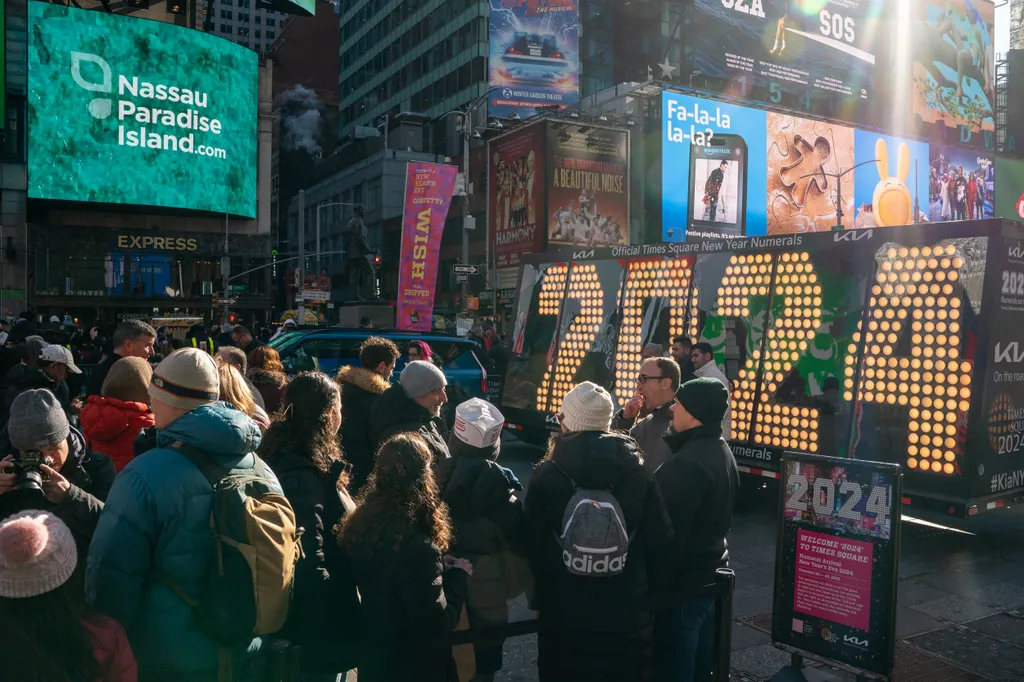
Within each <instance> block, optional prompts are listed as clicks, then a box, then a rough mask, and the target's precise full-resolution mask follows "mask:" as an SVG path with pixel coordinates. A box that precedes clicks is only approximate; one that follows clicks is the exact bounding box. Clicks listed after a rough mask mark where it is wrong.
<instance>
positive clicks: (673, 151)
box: [661, 91, 929, 242]
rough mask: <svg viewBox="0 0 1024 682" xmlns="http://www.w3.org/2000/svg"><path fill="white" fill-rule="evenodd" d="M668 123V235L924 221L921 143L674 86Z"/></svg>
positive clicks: (665, 115)
mask: <svg viewBox="0 0 1024 682" xmlns="http://www.w3.org/2000/svg"><path fill="white" fill-rule="evenodd" d="M662 119H663V130H664V137H663V139H662V158H661V162H662V238H663V239H664V240H665V241H670V242H677V241H686V240H687V239H688V238H690V239H692V238H700V237H731V236H760V235H766V234H768V235H774V234H789V233H798V232H825V231H830V230H833V229H835V226H836V225H837V224H841V225H842V229H845V230H849V229H855V228H866V227H878V226H892V225H907V224H910V223H912V222H926V221H927V220H928V206H927V204H928V196H929V195H928V188H929V157H928V144H926V143H924V142H917V141H914V140H909V139H902V138H894V137H891V136H888V135H882V134H879V133H875V132H870V131H866V130H860V129H855V128H851V127H847V126H843V125H839V124H836V123H832V122H828V121H820V120H811V119H805V118H801V117H798V116H793V115H790V114H779V113H774V112H767V111H764V110H762V109H754V108H752V107H744V106H739V105H736V104H730V103H726V102H719V101H716V100H711V99H705V98H698V97H693V96H690V95H683V94H679V93H674V92H668V91H666V92H664V93H663V94H662ZM859 164H862V165H859ZM915 206H916V207H918V212H917V215H916V220H915V214H914V207H915ZM840 207H842V212H843V215H842V220H841V222H840V220H839V210H838V209H839V208H840Z"/></svg>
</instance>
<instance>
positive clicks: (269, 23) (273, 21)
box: [267, 17, 277, 26]
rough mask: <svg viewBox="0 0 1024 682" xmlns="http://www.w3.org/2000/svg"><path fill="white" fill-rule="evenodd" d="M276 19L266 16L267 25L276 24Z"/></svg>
mask: <svg viewBox="0 0 1024 682" xmlns="http://www.w3.org/2000/svg"><path fill="white" fill-rule="evenodd" d="M276 25H277V20H276V19H274V17H267V26H276Z"/></svg>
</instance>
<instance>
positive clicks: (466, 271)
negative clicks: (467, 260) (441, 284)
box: [452, 265, 480, 275]
mask: <svg viewBox="0 0 1024 682" xmlns="http://www.w3.org/2000/svg"><path fill="white" fill-rule="evenodd" d="M452 267H453V268H454V272H455V274H456V275H479V274H480V266H479V265H454V266H452Z"/></svg>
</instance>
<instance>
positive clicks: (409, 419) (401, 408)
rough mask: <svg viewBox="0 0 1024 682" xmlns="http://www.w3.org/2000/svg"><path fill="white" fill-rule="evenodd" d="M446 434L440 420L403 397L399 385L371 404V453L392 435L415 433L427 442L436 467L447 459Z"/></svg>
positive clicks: (403, 390)
mask: <svg viewBox="0 0 1024 682" xmlns="http://www.w3.org/2000/svg"><path fill="white" fill-rule="evenodd" d="M342 422H344V416H342ZM447 432H448V429H446V428H445V426H444V422H443V420H442V419H441V418H440V417H435V416H433V415H432V414H430V413H429V412H427V411H426V410H425V409H423V407H422V406H421V405H420V404H419V403H417V402H416V401H415V400H413V399H412V398H410V397H409V396H407V395H406V394H405V389H403V388H402V386H401V385H400V384H395V385H393V386H391V387H390V388H389V389H388V390H386V391H384V392H383V393H382V394H381V395H380V396H379V397H378V398H377V399H376V400H374V401H373V407H372V411H371V413H370V436H371V438H372V439H373V444H374V452H376V451H377V450H379V449H380V446H381V445H383V444H384V442H385V441H386V440H387V439H388V438H391V437H392V436H394V435H396V434H399V433H416V434H419V435H420V436H423V438H424V440H426V441H427V445H428V446H429V447H430V451H431V452H432V453H433V454H434V464H435V465H436V466H438V467H440V465H441V463H442V462H443V461H444V460H446V459H448V457H449V454H448V437H447Z"/></svg>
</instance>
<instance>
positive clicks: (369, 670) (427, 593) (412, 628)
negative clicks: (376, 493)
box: [349, 532, 468, 682]
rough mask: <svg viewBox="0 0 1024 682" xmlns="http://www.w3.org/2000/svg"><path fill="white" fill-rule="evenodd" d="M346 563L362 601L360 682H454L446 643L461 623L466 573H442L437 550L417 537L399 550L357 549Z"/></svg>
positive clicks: (455, 571)
mask: <svg viewBox="0 0 1024 682" xmlns="http://www.w3.org/2000/svg"><path fill="white" fill-rule="evenodd" d="M381 537H383V538H389V539H390V538H392V537H395V533H386V532H385V533H382V534H381ZM349 560H350V561H351V564H352V569H353V573H354V575H355V578H356V584H357V585H358V586H359V594H360V596H361V597H362V611H363V634H364V648H363V658H362V660H361V661H360V664H359V682H399V681H402V682H404V681H405V680H415V682H457V680H458V674H457V671H456V668H455V661H454V659H453V658H452V651H451V646H450V645H449V644H448V642H447V640H446V637H447V635H448V634H449V633H451V632H452V630H454V629H455V626H456V625H458V622H459V615H460V613H461V612H462V605H463V602H464V601H465V598H466V582H467V578H468V576H467V574H466V572H465V571H463V570H461V569H457V568H449V569H448V570H445V567H444V561H443V558H442V555H441V552H440V550H438V548H437V546H436V545H434V544H433V543H432V542H431V541H430V538H428V537H426V536H425V535H422V534H419V533H415V534H411V535H410V536H409V537H407V538H406V539H405V540H404V541H403V542H402V543H401V546H400V548H399V549H397V550H396V549H395V548H394V547H392V546H384V547H355V548H353V550H352V551H351V552H349Z"/></svg>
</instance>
